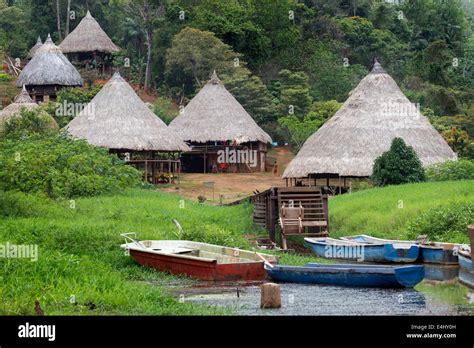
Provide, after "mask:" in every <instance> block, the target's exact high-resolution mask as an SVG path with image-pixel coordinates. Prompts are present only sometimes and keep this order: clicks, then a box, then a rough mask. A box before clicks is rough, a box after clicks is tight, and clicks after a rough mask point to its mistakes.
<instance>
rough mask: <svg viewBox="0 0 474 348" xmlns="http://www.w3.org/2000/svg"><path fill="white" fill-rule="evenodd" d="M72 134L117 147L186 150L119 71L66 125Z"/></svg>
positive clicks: (109, 146) (95, 142)
mask: <svg viewBox="0 0 474 348" xmlns="http://www.w3.org/2000/svg"><path fill="white" fill-rule="evenodd" d="M66 130H67V131H68V132H69V134H71V135H72V136H73V137H76V138H79V139H85V140H87V142H89V143H90V144H93V145H96V146H101V147H106V148H108V149H116V150H131V151H189V150H190V149H189V147H188V146H187V145H186V144H185V143H184V142H183V141H182V140H180V139H179V137H178V136H177V134H176V133H175V132H173V131H172V130H170V129H169V128H168V127H167V126H166V124H165V123H164V122H163V121H162V120H160V119H159V118H158V116H156V115H155V114H154V113H153V112H152V111H151V110H150V109H149V108H148V107H147V106H146V105H145V103H144V102H143V101H142V100H141V99H140V98H139V97H138V96H137V94H136V93H135V91H134V90H133V89H132V87H130V85H129V84H128V83H127V82H126V81H125V80H124V79H123V78H122V77H121V76H120V74H119V73H115V75H114V76H113V77H112V78H111V79H110V80H109V82H107V84H106V85H105V86H104V87H103V88H102V89H101V91H100V92H99V93H98V94H97V95H96V96H95V97H94V99H92V101H91V102H90V103H89V104H88V105H87V106H86V107H85V108H84V110H82V112H81V113H80V114H79V115H77V116H76V118H74V119H73V120H72V121H71V122H70V123H69V124H68V125H67V126H66Z"/></svg>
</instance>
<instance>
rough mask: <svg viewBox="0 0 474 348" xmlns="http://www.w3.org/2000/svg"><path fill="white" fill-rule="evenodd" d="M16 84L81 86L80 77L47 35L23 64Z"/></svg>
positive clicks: (19, 85)
mask: <svg viewBox="0 0 474 348" xmlns="http://www.w3.org/2000/svg"><path fill="white" fill-rule="evenodd" d="M16 84H17V86H18V87H21V86H26V87H27V88H28V87H29V86H46V85H47V86H71V87H72V86H82V78H81V75H80V74H79V72H78V71H77V70H76V68H75V67H74V66H73V65H72V64H71V63H70V62H69V60H68V59H67V58H66V56H65V55H64V54H63V53H62V52H61V50H60V49H59V47H58V46H56V45H55V44H54V42H53V40H52V39H51V36H50V35H48V39H47V40H46V41H45V43H44V44H43V45H42V46H41V47H40V48H39V49H38V50H37V51H36V54H35V55H34V57H33V58H32V59H31V61H30V62H29V63H28V64H27V65H26V66H25V68H24V69H23V71H22V72H21V74H20V76H19V77H18V79H17V81H16Z"/></svg>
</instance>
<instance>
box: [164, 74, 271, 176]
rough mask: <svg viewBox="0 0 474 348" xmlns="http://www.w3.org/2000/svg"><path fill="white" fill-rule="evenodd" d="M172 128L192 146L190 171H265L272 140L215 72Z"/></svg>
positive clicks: (187, 162) (188, 156)
mask: <svg viewBox="0 0 474 348" xmlns="http://www.w3.org/2000/svg"><path fill="white" fill-rule="evenodd" d="M170 128H171V129H173V130H174V131H176V133H178V134H179V136H180V138H181V139H182V140H184V141H186V142H187V143H188V144H190V145H191V149H192V150H191V152H188V153H185V154H183V156H182V161H183V168H184V171H186V172H201V173H202V172H211V171H212V172H215V171H238V172H255V171H264V170H265V161H266V154H267V145H268V143H271V142H272V139H271V138H270V136H269V135H268V134H267V133H265V132H264V131H263V130H262V129H261V128H260V127H259V126H258V125H257V123H255V121H254V120H253V118H252V116H250V115H249V114H248V113H247V111H245V109H244V108H243V107H242V105H240V103H239V102H238V101H237V100H236V99H235V98H234V96H232V94H231V93H230V92H229V91H227V89H226V88H225V87H224V85H223V83H222V82H221V80H219V78H218V76H217V74H216V72H215V71H214V73H213V75H212V77H211V79H210V80H209V82H208V83H207V84H206V85H205V86H204V87H203V88H202V89H201V90H200V91H199V93H198V94H197V95H196V96H195V97H194V98H193V99H192V100H191V101H190V102H189V104H188V105H187V106H186V107H185V108H183V109H182V110H181V112H180V114H179V115H178V116H177V117H176V118H175V119H174V120H173V121H172V122H171V124H170Z"/></svg>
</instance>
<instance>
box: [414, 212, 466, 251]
mask: <svg viewBox="0 0 474 348" xmlns="http://www.w3.org/2000/svg"><path fill="white" fill-rule="evenodd" d="M473 217H474V204H472V203H470V204H469V203H467V204H466V203H464V204H455V205H451V206H445V207H436V208H432V209H430V210H428V211H427V212H425V213H422V214H420V215H418V216H417V217H416V218H415V219H414V220H413V221H411V222H410V223H409V224H408V227H407V230H408V236H409V238H411V239H414V238H416V237H417V236H419V235H422V234H424V235H427V236H428V237H429V239H430V240H432V241H440V242H452V243H467V242H468V237H467V234H466V227H467V225H469V224H471V223H472V219H473Z"/></svg>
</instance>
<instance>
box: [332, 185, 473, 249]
mask: <svg viewBox="0 0 474 348" xmlns="http://www.w3.org/2000/svg"><path fill="white" fill-rule="evenodd" d="M466 207H467V208H466ZM459 212H463V214H464V215H463V217H462V218H461V219H459V218H458V219H456V218H457V213H459ZM426 215H429V216H428V217H431V218H432V220H433V222H434V224H433V225H434V226H429V224H428V222H427V223H424V226H419V230H422V231H423V230H424V231H426V233H428V234H430V233H431V232H432V231H433V230H435V229H443V228H444V229H445V230H448V229H450V228H451V229H452V227H453V226H454V225H456V226H455V227H457V229H463V233H458V232H451V233H438V234H435V235H436V237H438V238H437V239H439V240H441V241H453V242H463V243H467V242H468V239H467V235H466V233H465V227H466V226H467V224H468V223H472V221H474V181H472V180H467V181H445V182H427V183H421V184H408V185H400V186H389V187H385V188H375V189H370V190H365V191H360V192H357V193H354V194H352V195H343V196H338V197H335V198H332V199H330V203H329V216H330V231H331V235H332V236H334V237H340V236H344V235H351V234H362V233H363V234H369V235H372V236H377V237H384V238H390V239H397V238H398V239H409V238H415V237H416V235H414V232H416V230H417V228H416V227H417V226H418V225H421V221H420V222H419V223H418V224H415V222H417V221H416V220H417V219H420V217H423V216H425V217H426ZM454 220H456V221H454ZM438 222H439V223H438ZM464 222H465V224H464V225H463V226H461V227H460V226H458V224H463V223H464ZM410 225H412V226H411V227H412V228H411V229H410ZM448 232H449V231H448ZM415 234H416V233H415ZM430 237H433V235H430Z"/></svg>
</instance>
